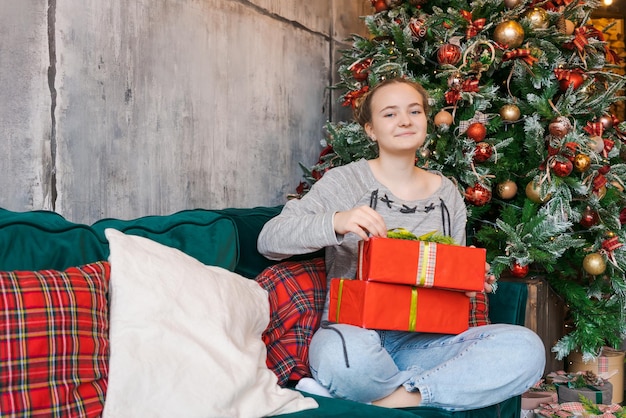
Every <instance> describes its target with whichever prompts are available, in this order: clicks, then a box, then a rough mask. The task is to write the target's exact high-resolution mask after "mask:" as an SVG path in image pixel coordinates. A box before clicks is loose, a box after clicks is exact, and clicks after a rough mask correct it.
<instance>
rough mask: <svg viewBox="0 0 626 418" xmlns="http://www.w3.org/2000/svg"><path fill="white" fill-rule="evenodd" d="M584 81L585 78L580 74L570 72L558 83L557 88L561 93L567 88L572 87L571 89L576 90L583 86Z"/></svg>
mask: <svg viewBox="0 0 626 418" xmlns="http://www.w3.org/2000/svg"><path fill="white" fill-rule="evenodd" d="M584 81H585V77H583V75H582V74H581V73H579V72H574V71H572V72H571V73H569V75H568V76H567V77H565V78H563V79H562V80H561V81H559V88H560V89H561V90H562V91H565V90H567V88H568V87H569V86H572V88H573V89H574V90H576V89H578V88H579V87H580V86H581V85H582V84H583V82H584Z"/></svg>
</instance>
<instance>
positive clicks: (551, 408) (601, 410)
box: [535, 402, 624, 418]
mask: <svg viewBox="0 0 626 418" xmlns="http://www.w3.org/2000/svg"><path fill="white" fill-rule="evenodd" d="M623 412H624V411H623V409H622V407H621V406H620V405H619V404H617V403H613V404H611V405H584V404H582V403H581V402H564V403H560V404H559V403H550V404H544V405H541V406H540V407H539V408H537V409H535V416H537V417H550V418H552V417H559V418H561V417H562V418H569V417H585V418H616V417H618V416H622V415H621V414H622V413H623Z"/></svg>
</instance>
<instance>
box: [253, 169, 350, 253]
mask: <svg viewBox="0 0 626 418" xmlns="http://www.w3.org/2000/svg"><path fill="white" fill-rule="evenodd" d="M359 185H362V181H360V179H358V177H357V176H355V174H354V171H353V170H352V169H351V167H347V166H343V167H337V168H334V169H332V170H330V171H328V172H327V173H326V174H324V177H322V178H321V179H320V180H319V181H317V182H316V183H315V184H314V185H313V187H312V188H311V190H310V191H309V192H308V193H307V194H306V195H305V196H304V197H302V198H301V199H293V200H290V201H288V202H287V203H286V204H285V206H284V208H283V210H282V211H281V213H280V214H279V215H277V216H276V217H274V218H272V219H270V220H269V221H268V222H267V223H266V224H265V226H264V227H263V229H262V230H261V233H260V234H259V238H258V241H257V247H258V250H259V252H260V253H261V254H263V255H264V256H265V257H267V258H269V259H271V260H282V259H285V258H287V257H290V256H292V255H296V254H307V253H311V252H315V251H317V250H319V249H321V248H325V247H328V246H332V245H340V244H341V242H342V240H343V236H341V235H338V234H336V233H335V229H334V225H333V219H334V215H335V213H336V212H338V211H342V210H347V209H350V208H352V207H354V205H355V203H356V202H357V201H358V200H359V193H361V194H362V191H361V190H362V187H359Z"/></svg>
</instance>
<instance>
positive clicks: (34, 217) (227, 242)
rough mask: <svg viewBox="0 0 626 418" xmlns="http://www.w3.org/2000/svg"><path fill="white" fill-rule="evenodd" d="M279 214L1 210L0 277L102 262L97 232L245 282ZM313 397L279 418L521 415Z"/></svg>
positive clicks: (500, 295)
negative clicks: (165, 250)
mask: <svg viewBox="0 0 626 418" xmlns="http://www.w3.org/2000/svg"><path fill="white" fill-rule="evenodd" d="M280 209H281V208H280V207H279V206H277V207H257V208H230V209H222V210H204V209H195V210H186V211H181V212H178V213H174V214H171V215H167V216H146V217H142V218H137V219H132V220H120V219H102V220H99V221H97V222H95V223H94V224H92V225H81V224H76V223H72V222H70V221H68V220H66V219H64V218H63V217H62V216H60V215H59V214H56V213H54V212H49V211H30V212H12V211H8V210H4V209H0V271H13V270H29V271H35V270H42V269H56V270H63V269H66V268H68V267H72V266H78V265H83V264H86V263H91V262H95V261H100V260H106V259H107V257H108V255H109V249H108V245H107V240H106V238H105V235H104V230H105V229H106V228H114V229H118V230H120V231H122V232H125V233H126V234H133V235H140V236H145V237H147V238H150V239H152V240H154V241H157V242H160V243H161V244H165V245H168V246H171V247H175V248H178V249H180V250H182V251H183V252H185V253H187V254H189V255H191V256H193V257H195V258H197V259H198V260H200V261H201V262H203V263H204V264H208V265H216V266H220V267H224V268H226V269H229V270H231V271H234V272H236V273H238V274H240V275H242V276H245V277H247V278H250V279H252V278H254V277H256V276H257V275H258V274H259V273H260V272H261V271H263V269H265V268H266V267H267V266H270V265H271V264H272V263H273V262H272V261H270V260H268V259H266V258H264V257H263V256H261V255H260V254H259V253H258V252H257V250H256V239H257V237H258V234H259V231H260V229H261V228H262V226H263V224H264V223H265V222H267V220H269V219H270V218H272V217H273V216H275V215H277V214H278V213H279V212H280ZM312 256H313V255H311V256H310V257H312ZM305 258H306V257H305ZM526 292H527V290H526V286H525V285H524V284H523V283H515V282H505V283H501V284H500V287H499V289H498V291H497V292H496V294H494V295H490V296H489V298H490V300H489V305H490V306H489V309H490V319H491V321H492V322H498V323H513V324H521V323H523V320H524V319H523V318H524V315H525V312H524V309H525V304H526V296H527V294H526ZM503 355H506V353H503ZM307 396H312V395H307ZM312 397H313V398H315V399H316V401H317V402H318V403H319V408H317V409H315V410H306V411H301V412H297V413H292V414H287V415H281V416H282V417H290V418H297V417H361V418H366V417H372V418H374V417H376V418H380V417H397V418H402V417H406V418H408V417H415V416H418V417H457V418H460V417H472V418H492V417H506V418H510V417H519V416H520V412H521V398H520V397H519V396H518V397H515V398H512V399H508V400H506V401H504V402H502V403H500V404H498V405H493V406H491V407H487V408H483V409H480V410H474V411H465V412H454V413H452V412H448V411H445V410H441V409H437V408H430V407H416V408H404V409H384V408H379V407H374V406H368V405H364V404H359V403H355V402H350V401H344V400H338V399H331V398H324V397H318V396H312ZM4 412H9V411H4Z"/></svg>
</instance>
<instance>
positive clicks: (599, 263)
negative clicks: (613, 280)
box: [583, 253, 606, 276]
mask: <svg viewBox="0 0 626 418" xmlns="http://www.w3.org/2000/svg"><path fill="white" fill-rule="evenodd" d="M583 268H584V269H585V271H586V272H587V273H589V274H591V275H594V276H597V275H599V274H602V273H604V271H605V270H606V261H604V257H602V255H601V254H598V253H591V254H588V255H587V256H585V258H584V260H583Z"/></svg>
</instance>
